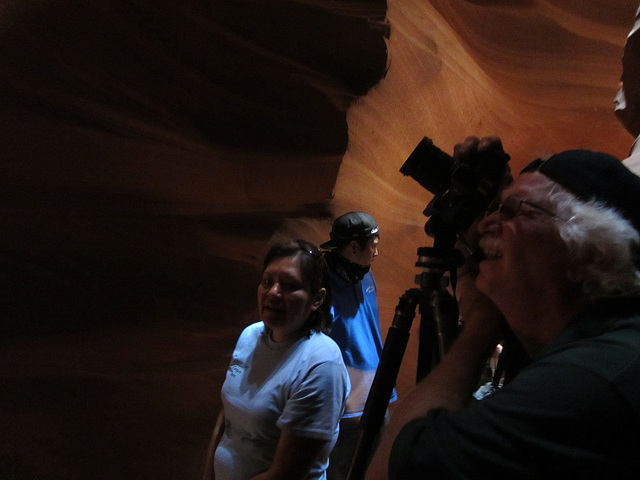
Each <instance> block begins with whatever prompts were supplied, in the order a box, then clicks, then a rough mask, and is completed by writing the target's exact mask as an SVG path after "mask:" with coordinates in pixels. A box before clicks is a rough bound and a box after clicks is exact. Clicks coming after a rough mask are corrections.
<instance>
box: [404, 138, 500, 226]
mask: <svg viewBox="0 0 640 480" xmlns="http://www.w3.org/2000/svg"><path fill="white" fill-rule="evenodd" d="M509 159H510V157H509V155H507V154H506V153H504V152H502V151H486V152H479V153H477V154H476V155H474V156H472V157H471V158H469V159H464V160H458V161H457V160H455V159H454V158H452V157H451V156H449V155H448V154H446V153H445V152H443V151H442V150H440V149H439V148H438V147H436V146H435V145H434V144H433V141H432V140H431V139H430V138H427V137H424V138H423V139H422V141H421V142H420V143H419V144H418V146H417V147H416V148H415V149H414V151H413V152H412V153H411V155H410V156H409V158H408V159H407V160H406V162H405V163H404V165H402V167H401V168H400V172H401V173H402V174H404V175H407V176H410V177H411V178H413V179H414V180H415V181H417V182H418V183H419V184H420V185H421V186H422V187H424V188H426V189H427V190H428V191H430V192H431V193H433V195H434V197H433V199H432V200H431V201H430V202H429V204H428V205H427V207H426V208H425V210H424V212H423V213H424V215H425V216H427V217H431V218H430V219H429V220H428V221H427V223H426V225H425V232H426V233H427V235H428V236H430V237H434V238H435V236H436V235H437V234H440V233H442V234H443V235H448V236H450V237H455V236H456V235H460V234H462V233H464V232H465V231H466V230H468V229H469V227H470V226H471V225H472V224H473V222H474V220H475V219H476V218H477V216H478V215H479V214H480V213H482V212H483V211H485V210H486V209H487V208H488V207H489V205H491V202H492V201H493V200H494V199H495V198H496V196H497V195H498V193H499V192H500V188H501V186H502V183H503V180H504V178H505V175H506V174H508V173H509V169H508V161H509Z"/></svg>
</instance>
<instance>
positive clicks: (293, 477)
mask: <svg viewBox="0 0 640 480" xmlns="http://www.w3.org/2000/svg"><path fill="white" fill-rule="evenodd" d="M326 443H327V441H326V440H319V439H316V438H308V437H301V436H300V435H296V434H294V433H291V432H288V431H286V430H284V431H283V432H282V435H280V441H279V442H278V447H277V449H276V454H275V457H274V459H273V463H272V464H271V467H270V468H269V470H267V471H266V472H262V473H261V474H259V475H256V476H255V477H253V478H252V479H251V480H283V479H287V480H297V479H300V480H302V479H305V478H307V476H308V475H309V470H310V469H311V467H312V466H313V462H315V460H316V458H317V457H318V455H319V454H320V452H322V450H323V448H324V447H325V445H326Z"/></svg>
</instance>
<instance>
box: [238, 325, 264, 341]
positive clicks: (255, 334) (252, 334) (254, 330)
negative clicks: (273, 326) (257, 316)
mask: <svg viewBox="0 0 640 480" xmlns="http://www.w3.org/2000/svg"><path fill="white" fill-rule="evenodd" d="M264 328H265V327H264V323H262V322H256V323H252V324H251V325H249V326H247V327H245V328H244V330H242V333H241V334H240V337H238V342H241V341H245V342H246V341H250V340H252V339H257V338H260V337H261V336H262V335H263V333H264Z"/></svg>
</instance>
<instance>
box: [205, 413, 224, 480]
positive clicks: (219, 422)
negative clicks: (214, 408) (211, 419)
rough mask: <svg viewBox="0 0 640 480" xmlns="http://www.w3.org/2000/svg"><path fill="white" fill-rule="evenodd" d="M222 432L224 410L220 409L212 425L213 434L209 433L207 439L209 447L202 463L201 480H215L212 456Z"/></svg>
mask: <svg viewBox="0 0 640 480" xmlns="http://www.w3.org/2000/svg"><path fill="white" fill-rule="evenodd" d="M223 433H224V410H222V409H221V410H220V413H219V414H218V418H217V419H216V424H215V426H214V427H213V434H212V435H211V440H210V441H209V448H208V449H207V459H206V460H205V465H204V476H203V477H202V478H203V480H216V474H215V472H214V471H213V457H214V455H215V452H216V448H218V444H219V443H220V439H221V438H222V434H223Z"/></svg>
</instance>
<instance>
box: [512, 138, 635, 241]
mask: <svg viewBox="0 0 640 480" xmlns="http://www.w3.org/2000/svg"><path fill="white" fill-rule="evenodd" d="M533 171H539V172H540V173H542V174H543V175H545V176H546V177H549V178H550V179H551V180H553V181H555V182H557V183H559V184H560V185H562V186H563V187H564V188H566V189H567V190H569V191H570V192H572V193H573V194H575V195H576V196H577V197H578V198H580V199H581V200H585V201H588V200H597V201H600V202H602V203H603V204H605V205H606V206H608V207H611V208H613V209H615V210H616V211H618V213H620V214H621V215H622V216H623V217H625V218H626V219H627V220H630V221H631V223H632V224H633V226H634V227H635V229H636V230H638V231H639V232H640V177H639V176H637V175H636V174H634V173H633V172H632V171H631V170H629V169H628V168H627V167H626V166H625V165H624V164H623V163H622V162H621V161H620V160H618V159H617V158H616V157H613V156H611V155H608V154H606V153H601V152H593V151H590V150H567V151H566V152H562V153H558V154H556V155H552V156H551V157H549V159H547V160H542V159H538V160H534V161H533V162H531V163H530V164H529V165H527V166H526V167H525V168H524V169H523V170H522V172H521V173H526V172H533Z"/></svg>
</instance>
